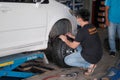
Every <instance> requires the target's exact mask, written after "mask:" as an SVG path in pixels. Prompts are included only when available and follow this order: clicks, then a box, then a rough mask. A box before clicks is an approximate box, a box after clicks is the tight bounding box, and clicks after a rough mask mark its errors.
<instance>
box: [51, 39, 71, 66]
mask: <svg viewBox="0 0 120 80" xmlns="http://www.w3.org/2000/svg"><path fill="white" fill-rule="evenodd" d="M72 53H73V49H72V48H70V47H68V46H67V45H66V44H65V43H64V42H63V41H62V40H61V39H59V38H57V39H55V41H54V44H53V54H52V58H53V61H54V62H55V63H56V64H57V65H59V66H60V67H70V66H68V65H66V64H65V62H64V58H65V56H67V55H70V54H72Z"/></svg>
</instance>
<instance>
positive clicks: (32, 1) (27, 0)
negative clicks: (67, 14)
mask: <svg viewBox="0 0 120 80" xmlns="http://www.w3.org/2000/svg"><path fill="white" fill-rule="evenodd" d="M35 1H36V0H0V2H21V3H35ZM37 1H41V0H37ZM48 3H49V0H43V2H42V4H48Z"/></svg>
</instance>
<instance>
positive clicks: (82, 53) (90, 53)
mask: <svg viewBox="0 0 120 80" xmlns="http://www.w3.org/2000/svg"><path fill="white" fill-rule="evenodd" d="M89 17H90V13H89V11H88V10H87V9H81V10H78V11H76V19H77V22H78V23H79V25H80V26H81V28H79V30H78V32H77V34H76V36H73V35H72V34H71V33H66V34H65V35H60V36H59V38H60V39H61V40H62V41H63V42H65V43H66V44H67V45H68V46H69V47H71V48H73V49H77V51H76V52H74V53H73V54H70V55H68V56H66V57H65V59H64V61H65V63H66V64H67V65H70V66H76V67H80V68H81V67H82V68H85V69H87V71H85V72H84V75H90V74H92V73H93V71H94V69H95V68H96V66H97V63H98V62H99V61H100V59H101V58H102V54H103V50H102V46H101V41H100V38H99V35H98V32H97V30H96V27H95V26H93V25H92V24H90V23H89ZM67 36H69V37H71V38H74V41H69V40H68V39H67Z"/></svg>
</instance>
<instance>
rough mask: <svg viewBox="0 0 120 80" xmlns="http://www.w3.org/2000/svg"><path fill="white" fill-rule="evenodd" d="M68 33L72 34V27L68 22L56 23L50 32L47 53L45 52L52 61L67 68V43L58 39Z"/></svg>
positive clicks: (63, 20) (64, 20) (60, 21)
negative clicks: (65, 58)
mask: <svg viewBox="0 0 120 80" xmlns="http://www.w3.org/2000/svg"><path fill="white" fill-rule="evenodd" d="M67 32H72V26H71V23H70V22H69V21H68V20H66V19H62V20H59V21H58V22H56V23H55V25H54V26H53V28H52V29H51V31H50V34H49V41H48V48H47V49H46V52H45V53H46V55H47V57H48V59H49V60H50V61H53V62H55V63H56V64H58V65H60V66H61V67H65V66H66V65H65V64H64V61H63V59H64V57H65V55H64V54H65V53H64V52H65V50H66V49H67V47H66V45H65V43H63V42H62V41H61V40H59V39H57V37H58V36H59V35H61V34H66V33H67ZM56 40H58V41H56ZM60 50H63V51H61V52H60ZM58 61H59V62H58Z"/></svg>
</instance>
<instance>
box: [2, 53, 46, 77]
mask: <svg viewBox="0 0 120 80" xmlns="http://www.w3.org/2000/svg"><path fill="white" fill-rule="evenodd" d="M38 58H41V59H44V61H45V62H46V63H48V60H47V58H46V56H45V54H44V53H43V52H32V53H27V54H24V53H20V54H15V55H10V56H5V57H1V58H0V77H2V76H5V77H19V78H28V77H31V76H34V75H35V73H31V72H19V71H13V70H14V69H15V68H17V67H18V66H20V65H21V64H23V63H25V62H26V61H30V60H34V59H38Z"/></svg>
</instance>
